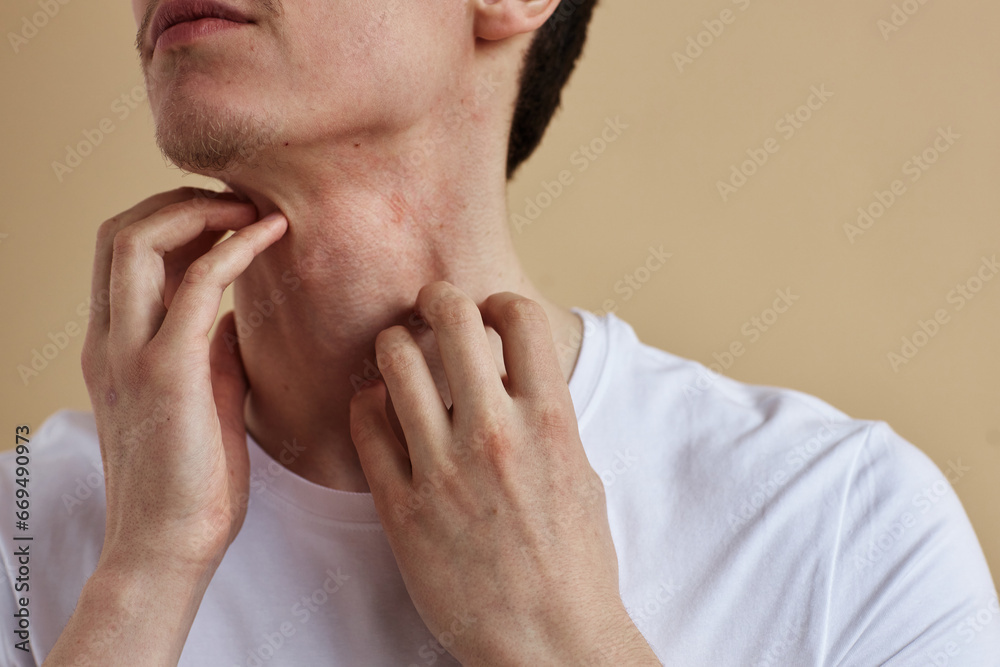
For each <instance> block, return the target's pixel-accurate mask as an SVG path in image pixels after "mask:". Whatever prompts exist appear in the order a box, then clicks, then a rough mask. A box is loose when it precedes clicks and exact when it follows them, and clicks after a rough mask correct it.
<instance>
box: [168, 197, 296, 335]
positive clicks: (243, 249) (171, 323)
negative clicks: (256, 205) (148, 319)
mask: <svg viewBox="0 0 1000 667" xmlns="http://www.w3.org/2000/svg"><path fill="white" fill-rule="evenodd" d="M286 229H288V221H287V220H286V219H285V217H284V216H282V215H281V214H276V217H271V216H268V217H266V218H264V219H263V220H260V221H258V222H255V223H254V224H252V225H250V226H248V227H244V228H243V229H241V230H239V231H238V232H236V233H235V234H233V235H232V236H230V237H229V238H228V239H226V240H225V241H222V242H221V243H219V244H218V245H216V246H215V247H214V248H212V249H211V250H209V251H208V252H207V253H205V254H204V255H202V256H201V257H199V258H198V259H196V260H195V261H194V262H192V263H191V266H189V267H188V270H187V272H186V273H185V274H184V279H183V280H182V281H181V284H180V286H178V288H177V293H176V294H175V295H174V299H173V301H172V302H171V304H170V310H168V311H167V314H166V317H164V318H163V325H162V326H161V327H160V330H159V331H158V332H157V333H156V335H155V336H154V340H161V341H162V344H163V345H165V346H167V347H179V348H184V349H186V348H188V347H189V346H190V345H196V344H198V342H199V341H203V340H205V338H206V337H207V336H208V332H209V331H210V330H211V329H212V324H214V323H215V318H216V317H217V316H218V314H219V306H220V305H221V303H222V292H223V291H224V290H225V289H226V287H228V286H229V284H230V283H232V282H233V281H234V280H236V278H238V277H239V276H240V274H242V273H243V272H244V271H246V269H247V267H248V266H250V263H251V262H253V260H254V258H255V257H256V256H257V255H259V254H260V253H262V252H263V251H264V250H265V249H266V248H267V247H268V246H270V245H271V244H272V243H274V242H275V241H277V240H278V239H279V238H281V236H282V235H283V234H284V233H285V230H286Z"/></svg>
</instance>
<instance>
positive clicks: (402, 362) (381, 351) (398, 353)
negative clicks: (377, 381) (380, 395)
mask: <svg viewBox="0 0 1000 667" xmlns="http://www.w3.org/2000/svg"><path fill="white" fill-rule="evenodd" d="M418 354H420V350H419V348H417V347H416V345H415V344H413V343H412V341H411V340H410V339H409V336H408V335H407V334H406V332H405V329H404V328H403V327H390V328H389V329H385V330H383V331H381V332H379V334H378V336H376V337H375V359H376V362H377V363H378V368H379V370H380V371H382V373H383V374H393V375H400V374H403V373H405V372H406V371H407V370H408V369H410V368H411V367H412V366H413V365H414V364H416V363H417V361H418V358H417V355H418Z"/></svg>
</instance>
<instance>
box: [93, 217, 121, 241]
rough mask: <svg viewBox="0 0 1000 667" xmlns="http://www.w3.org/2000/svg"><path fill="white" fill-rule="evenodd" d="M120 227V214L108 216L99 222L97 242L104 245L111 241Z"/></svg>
mask: <svg viewBox="0 0 1000 667" xmlns="http://www.w3.org/2000/svg"><path fill="white" fill-rule="evenodd" d="M120 227H121V216H120V215H116V216H114V217H113V218H108V219H107V220H105V221H104V222H102V223H101V226H100V227H98V228H97V244H98V245H105V244H107V243H111V241H112V239H114V237H115V234H117V233H118V229H119V228H120Z"/></svg>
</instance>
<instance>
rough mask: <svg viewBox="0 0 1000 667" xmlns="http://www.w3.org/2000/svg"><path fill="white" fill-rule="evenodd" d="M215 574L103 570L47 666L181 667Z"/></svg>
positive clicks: (96, 574) (82, 599)
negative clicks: (179, 661) (210, 581)
mask: <svg viewBox="0 0 1000 667" xmlns="http://www.w3.org/2000/svg"><path fill="white" fill-rule="evenodd" d="M213 571H214V569H213ZM211 574H212V572H202V573H187V572H181V571H175V570H170V569H168V568H154V567H138V566H130V565H114V566H113V565H100V566H98V569H97V570H96V571H95V572H94V574H93V575H92V576H91V577H90V579H89V580H88V581H87V583H86V584H85V585H84V588H83V591H82V593H81V594H80V599H79V601H78V602H77V606H76V610H75V611H74V612H73V616H72V617H71V618H70V620H69V623H67V625H66V627H65V629H64V630H63V632H62V634H61V635H60V636H59V640H58V641H57V642H56V644H55V646H54V647H53V649H52V651H51V652H50V653H49V655H48V656H47V658H46V660H45V663H44V667H68V666H70V665H73V666H75V667H85V666H90V665H94V666H95V667H96V666H98V665H99V666H100V667H116V666H119V665H120V666H122V667H125V666H129V667H133V666H135V665H143V666H145V665H150V666H152V665H157V666H158V665H170V666H171V667H175V666H176V665H177V662H178V660H179V659H180V656H181V651H182V650H183V648H184V643H185V641H186V640H187V636H188V632H189V631H190V629H191V624H192V623H193V622H194V617H195V614H196V613H197V611H198V606H199V605H200V604H201V599H202V597H203V595H204V593H205V589H206V588H207V586H208V581H209V580H210V578H211Z"/></svg>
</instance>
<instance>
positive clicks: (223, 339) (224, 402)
mask: <svg viewBox="0 0 1000 667" xmlns="http://www.w3.org/2000/svg"><path fill="white" fill-rule="evenodd" d="M209 360H210V365H211V368H212V393H213V395H214V397H215V405H216V407H217V408H218V412H219V422H220V423H221V424H222V429H223V430H222V432H223V433H226V432H227V431H228V432H230V433H235V434H237V435H238V434H240V433H243V434H244V437H246V425H245V422H244V420H243V405H244V402H245V400H246V395H247V390H248V387H249V382H248V380H247V375H246V370H245V369H244V368H243V359H242V358H241V357H240V346H239V338H238V336H237V334H236V318H235V315H234V313H233V311H229V312H228V313H226V314H225V315H223V316H222V319H220V320H219V324H218V326H217V327H216V329H215V335H214V336H213V337H212V343H211V347H210V348H209ZM244 444H245V443H244Z"/></svg>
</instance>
